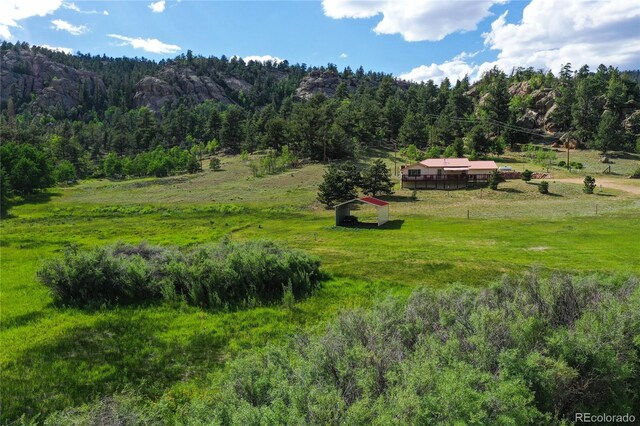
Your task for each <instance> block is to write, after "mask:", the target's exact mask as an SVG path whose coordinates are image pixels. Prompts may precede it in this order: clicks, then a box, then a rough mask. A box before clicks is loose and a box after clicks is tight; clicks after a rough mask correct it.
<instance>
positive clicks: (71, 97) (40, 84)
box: [0, 49, 105, 111]
mask: <svg viewBox="0 0 640 426" xmlns="http://www.w3.org/2000/svg"><path fill="white" fill-rule="evenodd" d="M0 93H2V98H3V99H7V98H8V97H12V98H13V99H14V100H15V101H18V102H29V101H32V102H33V105H34V106H36V107H38V109H41V110H44V111H49V110H51V109H53V108H60V109H61V110H62V111H68V110H70V109H72V108H75V107H78V106H80V105H82V104H83V102H85V101H90V100H91V99H93V98H95V95H96V94H98V95H102V94H104V93H105V84H104V82H103V81H102V78H100V77H99V76H98V75H96V74H94V73H92V72H90V71H86V70H82V69H75V68H72V67H69V66H67V65H64V64H60V63H58V62H54V61H52V60H50V59H49V58H48V57H46V56H45V55H43V54H41V53H36V52H33V51H31V50H28V49H23V50H19V51H17V50H14V49H10V50H6V51H3V52H2V58H1V60H0ZM87 106H89V107H90V105H87Z"/></svg>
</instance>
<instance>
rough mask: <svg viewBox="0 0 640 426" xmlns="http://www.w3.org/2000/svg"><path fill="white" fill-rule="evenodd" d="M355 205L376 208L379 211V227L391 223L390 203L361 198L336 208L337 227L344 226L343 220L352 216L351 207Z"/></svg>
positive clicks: (371, 198) (372, 198)
mask: <svg viewBox="0 0 640 426" xmlns="http://www.w3.org/2000/svg"><path fill="white" fill-rule="evenodd" d="M354 204H368V205H370V206H374V207H375V208H376V210H377V211H378V226H381V225H384V224H385V223H387V222H388V221H389V203H387V202H386V201H383V200H379V199H377V198H374V197H361V198H354V199H353V200H350V201H345V202H344V203H342V204H338V205H337V206H336V226H340V225H341V224H342V220H343V219H344V218H345V217H347V216H350V215H351V206H352V205H354Z"/></svg>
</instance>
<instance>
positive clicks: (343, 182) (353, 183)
mask: <svg viewBox="0 0 640 426" xmlns="http://www.w3.org/2000/svg"><path fill="white" fill-rule="evenodd" d="M359 184H360V172H359V171H358V169H357V168H356V166H355V164H354V163H352V162H350V161H347V162H345V163H342V164H336V163H331V164H329V166H328V167H327V168H326V170H325V172H324V177H323V181H322V183H321V184H320V185H319V186H318V201H320V202H321V203H322V204H325V205H326V206H327V207H333V206H334V205H336V204H338V203H340V202H343V201H348V200H351V199H353V198H355V197H356V195H357V192H356V187H357V186H358V185H359Z"/></svg>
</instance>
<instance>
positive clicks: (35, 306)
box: [0, 153, 640, 421]
mask: <svg viewBox="0 0 640 426" xmlns="http://www.w3.org/2000/svg"><path fill="white" fill-rule="evenodd" d="M576 155H578V154H576ZM583 155H585V156H587V155H589V156H591V155H593V154H592V153H585V154H583ZM387 161H388V162H389V164H390V165H391V167H392V169H393V164H392V162H391V160H390V157H389V156H387ZM507 161H508V162H509V164H516V165H517V166H516V169H520V168H522V169H524V168H525V167H528V168H530V169H532V170H538V169H541V167H540V166H535V165H532V164H528V163H524V162H517V163H516V162H515V161H520V160H519V159H518V158H516V157H514V158H511V159H509V158H507V159H505V162H507ZM522 161H524V160H522ZM576 161H579V160H576ZM615 161H617V163H616V164H618V165H619V166H620V167H624V169H625V170H626V169H627V168H628V169H629V170H631V169H632V168H633V167H634V166H637V160H635V159H619V160H615ZM594 167H595V166H594ZM322 173H323V166H322V165H319V164H311V165H306V166H304V167H302V168H300V169H295V170H291V171H289V172H286V173H283V174H280V175H275V176H266V177H263V178H258V179H256V178H252V177H251V173H250V170H249V168H248V167H247V166H246V165H245V164H243V162H242V161H241V160H240V159H239V158H236V157H226V158H224V159H223V170H222V171H219V172H210V171H206V172H203V173H201V174H198V175H194V176H177V177H170V178H164V179H140V180H130V181H122V182H111V181H107V180H101V181H87V182H82V183H80V184H78V185H76V186H73V187H67V188H55V189H53V190H51V191H50V192H49V193H47V194H41V195H40V196H39V197H37V198H36V199H34V200H31V202H30V203H24V204H20V205H17V206H14V207H13V208H12V210H11V215H12V216H11V217H9V218H8V219H6V220H3V221H2V222H1V224H0V232H1V246H0V256H1V262H2V270H1V276H0V279H1V288H0V309H1V310H0V316H1V325H0V347H2V351H1V353H0V368H1V369H2V380H1V381H0V391H1V395H2V419H3V421H7V420H10V419H14V418H16V417H19V416H20V415H21V414H26V415H28V416H32V415H35V414H37V413H44V414H46V413H49V412H51V411H54V410H59V409H62V408H65V407H71V406H75V405H78V404H81V403H83V402H87V401H91V400H92V399H94V398H96V397H98V396H100V395H105V394H110V393H113V392H116V391H120V390H124V389H134V390H136V391H137V392H140V393H141V394H143V395H145V396H147V397H149V398H151V399H153V400H158V399H162V400H163V401H164V402H165V403H166V404H169V405H170V406H172V405H173V406H176V407H177V406H178V405H179V404H180V403H181V401H184V400H185V399H187V398H189V397H190V396H191V395H193V394H197V393H198V392H201V389H202V386H201V384H202V383H203V382H204V381H206V380H207V378H208V377H209V376H211V375H215V374H218V373H219V371H220V370H221V369H222V368H224V363H225V361H226V360H228V359H230V358H232V357H234V356H235V355H237V354H238V353H239V352H241V351H245V350H249V349H255V348H258V347H261V346H264V345H265V344H267V343H269V342H276V343H277V342H279V341H284V340H285V339H288V338H289V337H290V336H293V335H295V334H296V333H299V332H300V331H302V330H306V331H311V332H313V331H314V330H318V331H320V330H322V329H323V327H324V324H325V323H326V321H327V320H329V319H330V318H332V317H333V316H335V315H336V313H338V312H339V311H341V310H344V309H348V308H351V307H358V306H367V305H370V304H371V303H373V302H375V301H376V300H379V299H381V298H384V297H386V296H387V295H398V296H405V295H407V294H408V293H409V292H410V291H411V290H412V289H413V288H415V287H416V286H424V285H428V286H434V287H445V286H450V285H453V284H455V283H463V284H466V285H478V286H480V285H486V284H487V283H489V282H491V281H495V280H497V279H499V277H500V276H501V275H502V274H505V273H507V274H517V273H520V272H522V271H524V270H526V269H527V268H529V267H531V266H536V267H538V268H540V270H541V271H542V272H543V273H551V272H553V271H567V272H576V273H604V274H628V273H632V274H640V253H639V251H638V249H637V237H638V235H639V231H640V197H639V196H638V195H636V194H634V193H633V192H630V191H625V190H621V189H620V188H617V189H615V190H614V189H608V188H606V187H605V188H604V189H603V190H602V191H596V193H595V194H593V195H586V194H583V193H582V191H581V186H580V185H577V184H572V183H566V182H560V181H558V182H555V181H554V180H553V179H551V180H550V182H551V186H550V191H551V195H542V194H539V193H538V190H537V187H536V184H535V183H524V182H522V181H509V182H506V183H504V184H502V185H501V186H500V189H499V190H498V191H491V190H488V189H483V190H482V191H480V190H468V191H466V190H465V191H455V192H453V191H452V192H445V191H419V192H418V193H417V200H416V201H414V200H412V198H411V195H412V194H411V192H410V191H408V190H398V191H396V193H395V194H394V195H393V196H391V197H388V199H389V201H391V219H392V221H391V222H390V223H388V224H387V225H386V226H384V227H382V228H380V229H344V228H336V227H334V226H333V212H332V211H330V210H326V209H324V208H323V207H322V206H321V205H319V204H318V203H317V201H315V193H316V187H317V184H318V183H319V182H320V180H321V177H322ZM556 174H557V176H558V177H559V178H564V177H568V175H565V172H564V171H562V170H560V169H558V170H557V171H554V177H555V176H556ZM594 174H595V173H594ZM598 177H599V175H596V179H598ZM612 178H615V176H614V177H612ZM619 180H620V182H621V184H623V185H630V186H633V185H636V182H631V181H630V180H627V179H622V178H620V179H619ZM596 209H597V212H596ZM358 214H359V215H361V217H363V218H365V219H366V218H367V217H373V214H374V212H373V211H369V210H367V209H364V210H363V211H361V212H360V213H358ZM226 235H228V236H230V237H231V238H232V239H238V240H243V239H254V238H269V239H273V240H278V241H282V242H283V243H285V244H287V245H289V246H291V247H295V248H300V249H304V250H307V251H309V252H312V253H314V254H316V255H318V256H319V257H320V258H321V260H322V263H323V269H324V270H325V271H326V272H328V273H329V274H330V275H331V277H332V278H331V279H330V280H329V281H327V282H325V283H324V286H323V288H322V289H321V290H320V291H319V292H318V293H317V294H316V295H314V296H312V297H310V298H308V299H306V300H302V301H298V302H297V303H296V305H295V307H294V308H293V309H290V308H285V307H283V306H279V305H278V306H270V307H261V308H253V309H247V310H242V311H237V312H207V311H203V310H200V309H196V308H193V307H188V306H182V305H180V306H168V305H149V306H136V307H127V308H117V309H102V310H96V311H86V310H80V309H70V308H61V307H56V306H53V305H52V303H51V298H50V296H49V294H48V291H47V290H46V289H45V288H44V287H43V286H41V285H40V284H39V283H38V282H37V280H36V271H37V270H38V268H39V266H40V265H41V262H42V261H43V260H45V259H48V258H50V257H52V256H57V255H59V254H60V252H61V250H62V249H63V248H64V247H65V246H66V245H68V244H76V245H79V246H84V247H89V246H95V245H103V244H106V243H110V242H114V241H117V240H122V241H126V242H134V243H137V242H140V241H148V242H150V243H154V244H173V245H178V246H187V245H191V244H199V243H206V242H216V241H218V240H219V239H220V238H222V237H223V236H226Z"/></svg>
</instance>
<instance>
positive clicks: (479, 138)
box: [467, 125, 493, 156]
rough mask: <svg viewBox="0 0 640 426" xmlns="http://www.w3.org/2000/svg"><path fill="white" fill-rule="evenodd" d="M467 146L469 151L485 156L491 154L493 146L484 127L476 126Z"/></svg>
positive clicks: (470, 133) (472, 130)
mask: <svg viewBox="0 0 640 426" xmlns="http://www.w3.org/2000/svg"><path fill="white" fill-rule="evenodd" d="M467 146H468V148H469V151H471V152H475V153H476V154H477V155H480V156H483V155H486V154H488V153H489V152H491V149H492V147H493V144H492V143H491V140H490V139H489V138H487V136H486V135H485V133H484V129H483V128H482V126H480V125H476V126H475V127H474V128H473V129H471V131H470V132H469V134H468V135H467Z"/></svg>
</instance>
